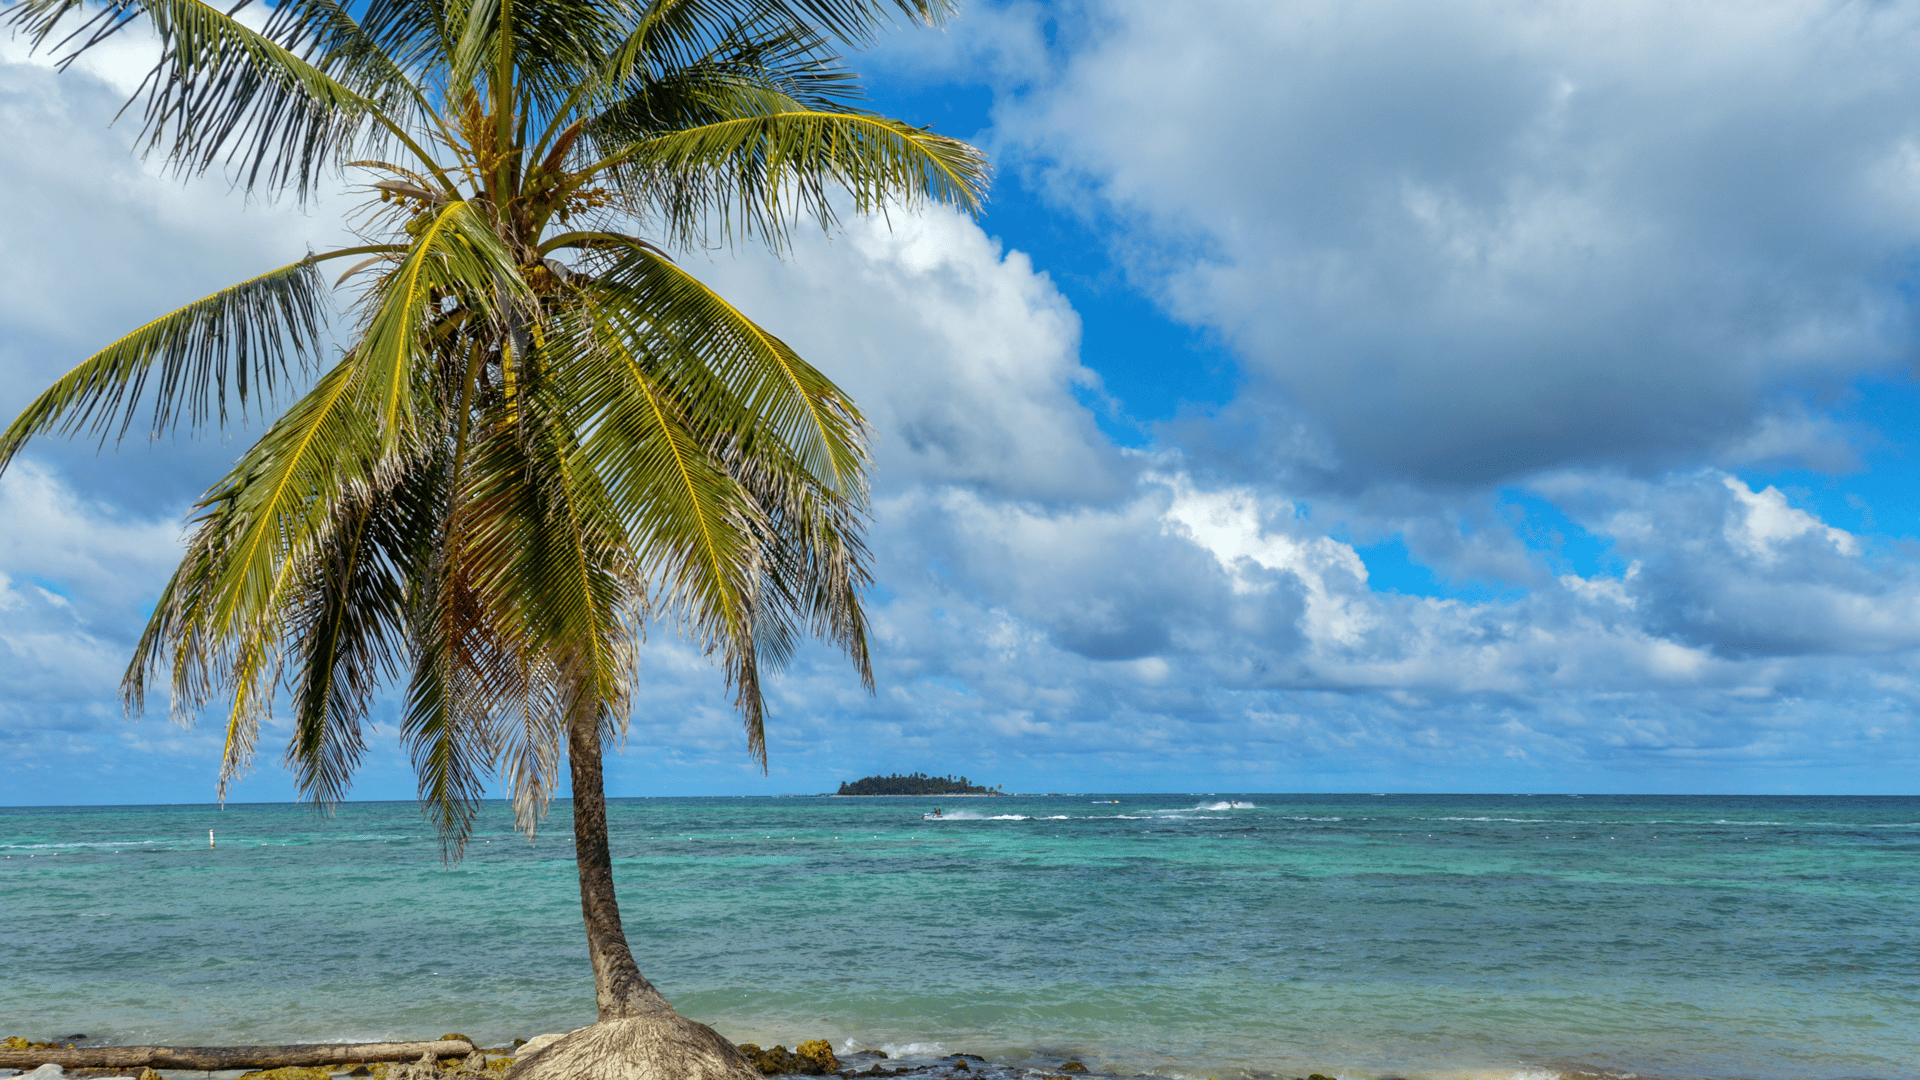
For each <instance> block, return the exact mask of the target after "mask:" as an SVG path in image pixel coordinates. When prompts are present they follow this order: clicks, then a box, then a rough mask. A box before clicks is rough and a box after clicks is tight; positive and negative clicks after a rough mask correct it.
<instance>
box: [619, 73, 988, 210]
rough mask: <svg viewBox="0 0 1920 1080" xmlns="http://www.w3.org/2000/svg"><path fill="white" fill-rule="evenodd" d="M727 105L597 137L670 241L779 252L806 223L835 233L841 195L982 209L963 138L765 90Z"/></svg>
mask: <svg viewBox="0 0 1920 1080" xmlns="http://www.w3.org/2000/svg"><path fill="white" fill-rule="evenodd" d="M725 104H727V105H729V106H732V107H734V108H735V109H737V111H738V114H737V115H735V116H733V117H731V118H729V119H724V120H716V121H713V122H710V123H705V124H700V125H697V126H690V127H686V128H682V129H679V130H675V131H671V132H668V133H665V134H659V135H645V136H642V137H639V138H637V139H635V140H634V141H632V142H625V143H624V144H622V142H621V140H622V138H623V136H624V133H623V132H620V131H618V130H617V129H610V130H608V131H604V132H597V133H596V140H597V142H598V145H600V146H601V147H602V149H603V150H604V151H605V153H606V156H605V157H604V158H603V159H602V161H601V162H600V163H598V164H597V165H596V166H595V167H596V168H600V169H604V170H605V171H607V172H608V173H609V174H610V175H611V176H613V177H614V178H615V180H616V182H617V184H618V185H619V187H620V189H621V190H622V191H623V192H627V193H630V194H631V197H632V198H633V199H634V200H635V202H636V205H637V206H638V207H641V208H644V210H645V211H646V212H647V213H649V214H651V215H652V216H654V217H655V218H656V219H657V220H659V221H661V222H662V227H663V229H664V230H665V232H666V233H667V235H668V236H669V237H670V238H671V239H672V240H673V241H674V242H676V243H680V244H698V243H702V242H704V241H705V239H706V237H707V236H708V234H709V232H710V230H712V229H714V228H718V229H719V231H720V233H721V235H722V237H723V238H726V239H731V238H733V237H734V236H736V235H738V236H747V237H758V238H760V239H761V240H763V241H765V242H767V243H769V244H772V245H774V246H776V247H779V246H782V245H784V244H785V242H786V238H787V237H788V236H789V235H790V234H791V232H792V230H793V228H794V227H795V226H796V225H797V224H798V223H799V222H800V221H801V220H802V219H804V218H812V219H814V220H816V221H818V222H820V223H821V224H822V225H823V226H824V225H831V224H832V222H833V221H834V220H835V209H834V199H835V197H836V196H837V195H838V194H839V193H842V192H844V193H846V194H847V195H849V196H851V198H852V202H853V206H854V209H855V210H856V211H857V212H859V213H868V212H871V211H874V210H879V209H883V208H885V207H887V206H888V205H891V204H893V203H895V202H898V203H900V204H902V205H905V206H909V207H911V206H913V205H916V204H918V203H921V202H924V201H926V200H933V201H937V202H945V203H950V204H953V205H955V206H958V207H960V208H961V209H963V210H966V211H967V212H969V213H971V212H975V211H977V210H978V209H979V207H980V204H981V199H982V197H983V195H984V192H985V190H986V183H987V178H988V175H987V168H986V163H985V160H984V158H982V157H981V155H980V153H979V151H977V150H975V149H974V148H973V147H971V146H969V145H967V144H966V143H964V142H961V141H960V140H958V139H952V138H949V137H947V136H944V135H936V134H934V133H933V132H931V131H928V130H926V129H924V128H916V127H913V126H911V125H909V124H905V123H902V122H900V121H898V120H889V119H886V118H885V117H879V116H870V115H866V114H861V113H847V112H828V111H822V110H819V109H807V108H802V107H799V105H798V103H793V104H792V105H789V104H788V103H787V102H786V101H784V100H783V99H782V96H781V95H777V94H773V93H770V92H758V93H754V94H746V93H742V94H739V95H737V96H735V97H734V98H733V99H732V100H730V101H727V102H725Z"/></svg>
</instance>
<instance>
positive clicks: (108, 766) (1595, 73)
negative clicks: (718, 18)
mask: <svg viewBox="0 0 1920 1080" xmlns="http://www.w3.org/2000/svg"><path fill="white" fill-rule="evenodd" d="M143 48H144V46H143V45H142V43H141V42H140V41H138V40H128V41H126V42H124V43H119V44H116V45H114V46H113V47H112V48H111V49H108V50H103V51H102V52H101V53H100V54H98V55H96V56H91V57H89V58H88V59H87V60H85V61H83V62H82V63H81V64H78V65H76V66H75V67H73V68H72V69H70V70H68V71H66V72H64V73H56V72H55V71H54V70H53V69H52V67H51V66H50V65H49V64H48V63H47V61H46V59H45V58H44V57H32V56H30V55H29V54H28V51H27V49H26V48H25V47H24V45H23V44H22V43H20V42H17V41H16V42H0V145H5V146H6V147H8V150H7V152H6V153H5V154H4V155H0V205H5V206H6V207H8V208H9V210H8V212H7V213H6V214H5V215H0V372H4V374H5V377H4V379H0V412H3V413H5V414H6V415H7V416H12V415H13V414H15V413H17V412H18V411H19V409H21V408H22V407H23V406H24V405H25V404H26V403H27V402H28V401H29V400H31V398H32V397H33V396H34V395H35V394H36V393H37V392H38V391H39V390H40V389H41V388H43V387H44V386H45V385H46V384H48V383H49V382H51V381H52V380H53V379H54V378H56V377H57V376H58V375H59V374H60V373H61V372H63V371H64V370H66V369H67V368H68V367H70V366H72V365H73V364H74V363H77V362H78V361H79V360H80V359H82V358H84V357H85V356H87V355H88V354H90V353H91V352H92V351H94V350H96V349H98V348H100V347H101V346H102V345H104V344H105V343H106V342H108V341H110V340H112V339H113V338H114V337H117V336H118V335H120V334H122V333H125V332H126V331H127V330H129V329H131V328H133V327H135V326H137V325H139V324H140V323H142V322H144V321H145V320H147V319H149V318H152V317H153V316H155V315H157V314H160V313H162V312H164V311H166V310H170V309H171V308H172V307H174V306H177V305H179V304H181V303H184V302H187V301H189V300H192V299H194V298H196V297H198V296H201V295H204V294H206V293H208V292H211V291H213V290H215V289H217V288H220V287H221V286H223V285H226V284H229V283H231V282H233V281H235V280H239V279H241V278H244V277H248V276H251V275H252V274H255V273H258V272H260V271H261V270H264V269H267V268H270V267H273V266H278V265H282V264H284V263H286V262H288V261H290V260H291V259H292V258H296V257H298V255H299V254H300V253H301V252H302V251H304V250H306V249H307V247H308V246H309V245H311V246H314V247H319V246H322V245H326V244H328V243H330V242H333V241H334V240H336V239H337V238H338V237H340V236H341V235H342V233H341V229H340V225H339V219H340V216H341V215H342V214H343V213H345V212H346V211H348V210H350V209H351V207H352V206H353V205H354V204H355V203H356V202H357V200H358V198H359V197H358V196H356V195H353V194H351V193H349V192H347V191H346V190H345V188H344V187H343V186H341V185H335V186H334V187H332V188H330V189H329V190H327V191H325V192H323V193H322V195H321V197H320V198H319V199H318V200H317V201H315V202H313V203H310V204H309V205H307V206H305V207H301V206H297V205H294V204H292V203H290V202H279V203H267V202H262V201H257V200H252V201H250V200H248V199H247V198H246V197H245V196H244V195H243V194H241V193H239V192H237V191H235V190H234V189H233V188H232V187H231V186H230V183H229V180H228V178H226V177H224V176H221V175H218V174H213V175H208V176H205V177H201V178H199V179H196V180H192V181H189V182H184V183H183V182H181V181H179V180H177V179H173V178H170V177H168V176H165V175H162V173H161V172H160V170H159V168H158V167H157V165H155V164H153V163H143V162H142V161H141V160H140V159H139V158H138V156H137V155H136V154H134V153H133V152H132V149H131V140H132V138H133V136H134V134H135V130H136V127H137V125H136V124H135V123H134V122H133V121H131V120H126V121H122V122H121V123H120V124H119V125H118V126H114V125H113V124H112V120H113V118H114V114H115V112H116V110H117V109H118V107H119V105H120V104H121V103H122V102H123V101H124V100H125V98H126V97H127V95H128V93H129V92H130V91H131V90H132V88H133V86H134V85H135V84H136V83H137V82H138V80H139V76H140V74H141V73H142V71H143V62H142V56H143V55H144V54H143V52H142V49H143ZM1916 56H1920V4H1914V3H1901V2H1883V3H1851V2H1836V0H1824V2H1811V0H1739V2H1718V0H1692V2H1688V3H1684V4H1674V3H1671V2H1668V0H1662V2H1657V3H1655V2H1641V0H1607V2H1604V3H1603V2H1597V0H1595V2H1578V3H1576V2H1561V0H1527V2H1519V0H1329V2H1318V0H1210V2H1208V3H1206V4H1167V3H1165V2H1164V0H1084V2H1083V0H1067V2H1062V3H1056V4H1041V3H1032V2H1027V0H974V2H971V3H969V4H968V5H967V6H966V7H965V8H964V10H963V11H962V13H961V14H960V15H959V17H958V18H956V19H955V20H953V21H952V22H951V23H950V24H949V25H948V26H946V27H945V28H943V29H937V30H910V29H900V30H898V31H896V32H894V33H891V34H888V35H886V36H884V37H883V39H882V40H881V41H879V42H878V43H877V44H876V45H875V46H874V47H872V48H871V49H869V50H867V51H865V52H862V53H859V54H857V55H856V56H855V57H854V58H853V64H854V66H855V67H856V68H857V69H858V70H860V71H861V72H862V73H863V74H865V75H866V76H867V78H868V84H869V86H870V89H871V92H872V96H873V102H874V107H875V108H876V109H878V110H880V111H883V112H886V113H888V114H890V115H895V116H899V117H901V118H903V119H907V120H911V121H913V122H915V123H920V124H931V125H933V126H934V127H935V129H936V130H938V131H941V132H942V133H945V134H950V135H956V136H960V137H963V138H967V139H969V140H971V141H973V142H974V143H976V144H977V145H979V146H980V147H982V148H983V149H984V150H986V151H987V152H988V153H989V155H990V156H991V159H992V161H993V163H994V167H995V181H994V187H993V192H992V197H991V202H990V203H989V205H988V207H987V208H986V210H985V212H984V213H983V214H981V215H980V216H978V217H977V218H968V217H966V216H963V215H961V214H958V213H956V212H954V211H951V210H948V209H941V208H935V209H929V210H924V211H920V212H917V213H914V212H904V211H894V212H891V213H888V214H887V215H885V216H884V217H876V218H869V219H862V218H853V217H849V218H847V219H846V220H844V221H843V222H842V223H841V225H840V227H839V228H837V229H836V230H835V231H833V232H832V233H831V234H826V233H817V232H815V233H808V234H806V235H805V236H803V237H802V238H801V239H800V241H799V242H798V243H797V244H796V245H795V247H794V249H793V250H792V251H791V252H788V253H787V254H786V255H785V256H784V257H776V256H774V255H773V254H770V253H768V252H765V251H763V250H758V249H751V248H749V249H739V250H732V251H727V250H716V251H710V252H706V251H703V252H692V253H687V254H686V255H684V256H683V257H682V261H683V263H684V264H685V265H687V266H689V267H690V268H693V269H694V270H695V271H696V272H697V273H699V274H700V275H701V276H702V277H703V278H705V279H706V280H707V281H708V282H709V283H710V284H712V285H714V286H715V287H716V288H718V289H720V290H721V291H722V292H723V293H724V294H725V295H726V296H728V297H729V298H731V299H732V300H733V301H734V302H735V303H736V304H737V305H738V306H739V307H741V308H742V309H743V310H745V311H747V312H748V313H749V314H750V315H752V316H753V317H754V318H755V319H757V320H758V321H760V322H761V323H762V324H763V325H765V326H766V327H768V328H769V329H771V330H772V331H773V332H775V333H777V334H779V335H780V336H782V337H783V338H785V339H786V340H787V341H788V342H790V343H791V344H793V345H794V346H795V347H796V348H798V349H799V350H800V352H801V353H802V355H804V356H806V357H807V358H808V359H809V360H811V361H812V362H813V363H814V364H815V365H816V366H818V367H820V368H821V369H823V370H824V371H826V372H827V373H828V374H829V375H830V376H831V377H833V378H834V379H835V380H837V381H838V382H840V383H841V384H842V385H843V386H845V387H846V388H847V389H849V390H850V391H851V392H852V393H853V395H854V397H855V399H856V400H857V401H858V402H859V403H860V404H861V406H862V407H863V408H864V409H865V410H866V413H867V415H868V417H869V418H870V419H871V420H872V421H873V423H874V428H875V440H876V446H875V454H876V462H877V464H876V472H875V477H874V500H873V517H872V522H871V525H870V532H869V540H870V543H871V546H872V550H873V553H874V560H875V571H876V584H875V586H874V588H873V590H872V591H871V593H870V594H869V595H868V596H867V600H866V603H867V610H868V614H869V617H870V619H871V623H872V628H873V634H872V647H873V652H874V664H875V674H876V678H877V690H876V692H875V693H873V694H871V695H869V694H867V693H866V692H865V691H864V690H863V689H862V688H861V686H860V684H859V682H858V680H857V679H856V677H855V674H854V672H853V671H852V670H851V668H850V667H849V666H848V665H847V663H846V662H845V660H844V658H843V657H841V656H839V655H838V654H835V653H833V652H832V651H830V650H827V649H825V648H818V649H811V650H807V651H804V652H803V653H802V654H801V655H800V656H799V657H798V658H797V659H796V660H795V662H794V663H793V664H792V665H791V666H790V667H789V668H788V670H787V671H786V672H784V673H783V674H782V675H781V676H780V677H779V678H777V679H776V680H774V681H773V682H772V683H771V685H770V688H769V703H770V708H771V715H770V719H769V722H768V750H769V756H770V764H769V769H768V771H767V772H766V773H765V774H762V773H761V772H760V771H759V769H758V768H757V767H756V766H755V765H753V764H752V763H751V761H750V760H749V759H748V756H747V754H746V748H745V740H744V736H743V734H742V731H741V727H740V722H739V719H738V717H737V716H736V715H735V714H734V713H733V712H732V710H731V708H730V706H729V704H728V698H727V696H726V694H725V692H724V686H723V679H722V675H721V672H720V671H719V670H718V669H717V668H716V667H715V666H714V665H713V664H712V663H711V662H710V661H709V660H708V659H707V658H706V657H704V656H702V655H700V654H699V653H698V652H697V651H696V650H693V649H691V648H689V647H688V646H686V645H685V644H683V643H681V642H679V641H677V640H676V639H674V638H673V637H672V636H671V634H670V633H669V632H667V631H666V630H664V629H663V630H662V631H661V632H659V633H656V634H654V635H651V636H650V639H649V641H648V643H647V644H646V646H645V647H644V649H643V650H642V654H641V655H642V659H641V668H640V672H639V676H638V686H639V687H640V692H639V695H638V699H637V705H636V708H635V712H634V716H633V718H632V723H631V726H630V729H629V731H628V734H627V737H626V740H625V743H624V745H623V746H622V748H621V751H620V753H619V754H618V755H616V756H611V757H609V759H608V762H607V783H608V790H609V793H610V794H613V795H616V796H642V795H755V794H759V795H767V794H788V793H806V792H819V791H827V790H832V789H833V788H834V787H835V786H836V785H837V784H838V782H839V781H841V780H848V779H854V778H858V777H860V776H864V775H868V774H872V773H880V772H892V771H913V770H924V771H927V772H932V773H948V772H952V773H965V774H966V775H967V776H969V777H970V778H971V779H973V780H974V781H976V782H985V783H988V784H1002V785H1004V786H1005V787H1006V788H1007V789H1008V790H1010V791H1200V792H1260V791H1281V792H1311V791H1468V792H1547V791H1560V792H1675V793H1725V792H1765V793H1829V794H1911V793H1914V792H1915V791H1916V789H1917V787H1920V781H1917V780H1916V777H1920V723H1916V722H1915V720H1914V708H1915V705H1916V702H1920V541H1917V539H1916V537H1917V536H1920V478H1916V476H1915V466H1916V464H1917V463H1920V387H1916V383H1915V380H1914V371H1915V362H1916V350H1917V347H1920V324H1917V323H1916V309H1915V290H1916V286H1920V64H1916V63H1914V62H1913V61H1914V58H1915V57H1916ZM259 430H260V424H259V422H258V421H255V422H254V423H253V425H252V426H251V427H244V428H234V429H231V430H229V431H227V432H225V433H214V434H211V435H208V436H204V437H193V436H187V435H182V436H180V437H177V438H168V439H165V440H162V441H161V442H159V443H156V444H153V445H151V446H149V445H147V444H146V443H144V442H140V441H138V440H129V441H128V442H126V443H124V444H122V445H120V446H119V447H117V448H115V447H112V446H109V447H108V448H106V450H105V451H104V452H102V451H99V450H98V448H97V447H96V446H94V445H93V444H91V443H66V442H61V441H58V440H48V441H42V442H38V443H35V444H33V445H32V446H30V448H29V450H28V451H27V452H26V453H25V454H24V455H23V456H22V457H21V458H20V459H19V460H18V461H17V462H16V463H15V464H14V465H13V466H12V468H11V469H10V470H9V471H8V472H7V473H6V474H5V476H4V478H0V745H3V746H4V747H5V755H6V761H5V764H4V766H0V777H4V779H0V805H42V804H109V803H142V802H205V801H210V800H211V799H212V798H213V793H214V785H215V781H216V778H217V776H218V771H219V756H220V748H221V743H220V724H219V723H218V719H217V718H215V719H213V720H210V721H208V722H204V723H201V724H200V725H198V726H194V727H181V726H177V725H175V724H172V723H170V722H169V720H168V719H167V717H166V715H165V714H166V708H165V702H164V701H162V702H158V703H156V704H154V705H152V707H151V708H150V710H149V712H148V713H147V714H146V715H144V716H142V717H140V718H138V720H137V721H135V720H131V719H129V718H128V717H126V716H125V715H124V714H123V712H122V709H121V705H120V702H119V698H118V694H117V684H118V679H119V674H120V672H121V670H122V669H123V668H124V666H125V664H126V661H127V659H128V657H129V656H130V654H131V650H132V645H133V642H134V641H135V639H136V638H137V636H138V634H139V631H140V629H141V627H142V625H143V622H144V619H145V616H146V614H147V613H148V612H149V610H150V609H151V605H152V603H153V600H154V598H155V596H156V595H157V593H158V591H159V588H160V585H161V583H162V582H163V581H164V579H165V577H166V575H167V573H168V572H169V571H170V570H171V568H172V565H173V562H174V561H175V560H176V559H177V558H178V555H179V551H180V548H179V541H180V536H181V531H182V521H183V517H184V514H185V513H186V510H187V507H188V506H189V505H190V503H191V502H192V500H193V498H194V497H195V496H196V495H197V494H198V493H199V492H200V491H202V490H203V489H204V488H205V487H206V486H207V485H209V484H210V483H212V482H213V481H214V480H215V479H216V478H217V477H218V476H219V474H220V473H221V472H222V471H223V469H224V467H225V465H226V464H227V463H228V462H230V461H231V460H232V458H233V457H234V456H235V455H236V454H237V453H238V452H239V450H240V449H242V448H243V447H244V446H245V445H246V443H247V441H248V440H250V438H252V437H253V436H255V435H257V433H258V432H259ZM380 716H381V717H382V718H384V719H387V720H389V721H390V720H391V717H392V716H393V710H392V708H391V702H390V701H389V703H388V704H387V705H385V706H383V708H382V709H381V710H380ZM286 732H287V728H286V726H285V725H284V723H279V722H274V723H270V724H269V727H268V729H267V731H266V733H265V735H264V736H263V740H262V744H263V750H262V752H261V754H260V755H259V758H258V760H257V761H256V763H255V766H254V768H253V770H252V771H251V772H250V773H249V774H248V775H247V776H246V778H245V779H244V780H242V781H241V782H240V783H239V784H238V785H237V786H236V787H235V789H234V791H233V793H232V796H231V797H232V798H234V799H237V800H241V801H253V800H282V799H290V798H293V797H294V795H295V792H294V788H293V784H292V781H291V779H290V776H289V774H288V773H287V771H286V770H285V769H284V768H283V767H282V766H281V764H280V761H279V751H278V746H279V745H283V744H284V740H285V735H286ZM371 742H372V752H371V753H370V754H369V756H368V758H367V760H366V762H365V764H364V765H363V767H362V769H361V771H360V773H359V776H358V778H357V780H356V782H355V786H354V787H353V789H352V792H351V796H350V797H352V798H356V799H405V798H411V797H412V796H413V792H414V779H413V775H412V772H411V769H410V766H409V764H408V762H407V759H406V756H405V753H404V752H403V750H402V749H401V748H400V747H399V744H398V738H397V733H396V731H395V729H394V728H393V727H392V726H391V725H390V724H389V725H388V726H384V727H381V728H380V729H378V730H377V731H376V732H375V733H374V735H373V737H372V739H371ZM496 790H497V789H496Z"/></svg>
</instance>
